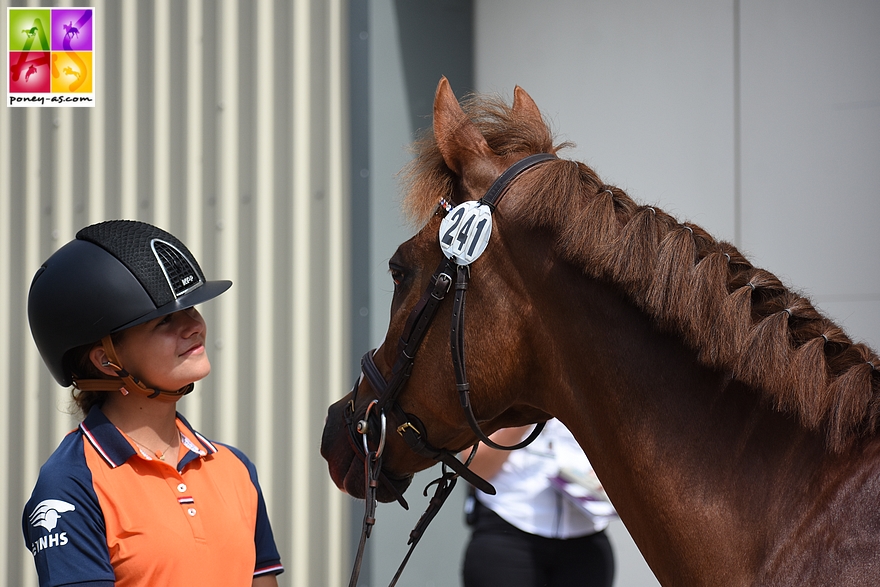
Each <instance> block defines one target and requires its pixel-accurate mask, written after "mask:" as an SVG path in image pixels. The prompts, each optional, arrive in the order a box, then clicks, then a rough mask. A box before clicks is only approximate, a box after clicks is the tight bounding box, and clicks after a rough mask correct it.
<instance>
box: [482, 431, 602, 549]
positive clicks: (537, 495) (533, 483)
mask: <svg viewBox="0 0 880 587" xmlns="http://www.w3.org/2000/svg"><path fill="white" fill-rule="evenodd" d="M560 472H562V473H563V475H562V476H563V477H566V478H569V479H572V478H580V479H584V478H588V477H589V476H593V478H595V474H594V473H593V468H592V466H591V465H590V461H589V460H588V459H587V456H586V455H585V454H584V451H583V450H582V449H581V447H580V445H578V443H577V441H576V440H575V439H574V437H573V436H572V435H571V432H569V431H568V429H567V428H566V427H565V426H564V425H563V424H562V422H560V421H559V420H557V419H555V418H554V419H552V420H549V421H548V422H547V425H546V426H545V427H544V430H543V431H542V432H541V434H540V436H538V438H536V439H535V441H534V442H532V443H531V444H530V445H528V446H527V447H525V448H522V449H520V450H515V451H512V452H511V454H510V456H509V457H508V459H507V461H505V463H504V465H503V466H502V467H501V471H499V472H498V474H496V475H495V476H494V477H493V478H492V479H491V483H492V485H494V486H495V489H496V490H497V493H496V494H495V495H489V494H487V493H483V492H482V491H477V499H478V500H479V501H480V503H482V504H483V505H485V506H486V507H488V508H489V509H490V510H492V511H494V512H495V513H496V514H498V515H499V516H501V517H502V518H503V519H504V520H505V521H507V522H508V523H510V524H512V525H513V526H515V527H517V528H519V529H520V530H523V531H525V532H528V533H530V534H537V535H538V536H544V537H546V538H575V537H579V536H586V535H587V534H593V533H595V532H599V531H600V530H604V529H605V528H606V527H607V526H608V524H609V522H610V519H611V518H612V517H614V516H615V515H616V514H615V513H614V509H613V508H612V507H611V504H610V503H609V502H607V501H601V502H596V501H591V502H590V503H589V504H588V505H589V507H586V508H585V507H582V506H579V505H578V504H577V500H576V499H574V496H573V495H570V494H569V495H566V493H569V492H565V491H560V490H559V489H558V488H557V487H554V483H553V481H552V479H553V478H554V477H559V476H560ZM557 483H559V482H558V481H557ZM587 485H589V483H587ZM597 486H598V485H597ZM571 487H574V486H571ZM577 489H579V490H580V489H582V490H583V492H584V493H587V492H588V491H587V490H586V489H584V488H583V487H582V486H581V485H578V486H577ZM572 493H574V494H577V493H578V491H573V492H572ZM590 495H591V497H593V498H596V497H600V496H604V493H603V492H602V491H601V489H599V490H598V492H596V491H593V492H590Z"/></svg>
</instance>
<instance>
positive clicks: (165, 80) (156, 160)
mask: <svg viewBox="0 0 880 587" xmlns="http://www.w3.org/2000/svg"><path fill="white" fill-rule="evenodd" d="M154 2H155V4H154V5H153V6H154V13H153V14H154V23H153V35H154V36H153V47H154V49H153V120H155V124H153V129H152V130H153V178H154V179H153V187H154V193H153V203H154V208H153V224H155V225H156V226H159V227H161V228H164V229H165V230H172V227H171V189H170V188H171V170H170V163H171V162H170V160H169V157H170V156H171V155H170V151H171V149H170V144H171V140H170V133H171V128H170V126H169V124H170V122H169V118H170V113H171V105H170V100H171V97H170V92H171V89H170V85H171V84H170V80H169V76H170V75H171V58H170V54H169V44H170V41H171V38H170V35H169V33H168V29H169V25H170V22H169V20H170V17H169V6H168V0H154Z"/></svg>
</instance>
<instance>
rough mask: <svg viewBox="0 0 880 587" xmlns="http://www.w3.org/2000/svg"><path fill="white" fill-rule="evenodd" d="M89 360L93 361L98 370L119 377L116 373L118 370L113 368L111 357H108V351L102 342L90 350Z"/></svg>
mask: <svg viewBox="0 0 880 587" xmlns="http://www.w3.org/2000/svg"><path fill="white" fill-rule="evenodd" d="M89 360H90V361H91V362H92V365H94V366H95V368H96V369H98V371H100V372H101V373H104V374H105V375H109V376H111V377H118V376H119V375H118V374H117V373H116V370H115V369H114V368H113V366H112V364H111V363H110V359H109V358H108V357H107V352H106V351H105V350H104V347H103V346H101V345H100V344H98V345H95V346H94V347H92V350H90V351H89Z"/></svg>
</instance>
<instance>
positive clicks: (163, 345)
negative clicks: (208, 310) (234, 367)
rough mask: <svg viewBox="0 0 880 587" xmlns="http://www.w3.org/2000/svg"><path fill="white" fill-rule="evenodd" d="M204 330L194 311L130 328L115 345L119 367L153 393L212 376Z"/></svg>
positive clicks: (181, 312)
mask: <svg viewBox="0 0 880 587" xmlns="http://www.w3.org/2000/svg"><path fill="white" fill-rule="evenodd" d="M206 332H207V327H206V325H205V320H204V319H203V318H202V315H201V314H199V312H198V310H196V309H195V308H189V309H187V310H181V311H179V312H175V313H173V314H169V315H167V316H164V317H162V318H156V319H155V320H151V321H150V322H146V323H144V324H139V325H138V326H132V327H131V328H129V329H128V330H126V331H125V333H124V335H123V337H122V340H120V341H119V344H118V345H116V354H117V355H118V356H119V360H120V361H121V362H122V366H123V367H124V368H125V369H126V370H127V371H128V372H129V373H131V374H132V375H134V376H135V377H137V378H138V379H139V380H141V381H143V382H144V384H145V385H147V386H148V387H152V388H154V389H164V390H169V391H173V390H177V389H180V388H181V387H184V386H186V385H189V384H190V383H193V382H194V381H198V380H200V379H203V378H204V377H206V376H207V375H208V373H210V372H211V363H210V361H209V360H208V354H207V352H206V351H205V336H206Z"/></svg>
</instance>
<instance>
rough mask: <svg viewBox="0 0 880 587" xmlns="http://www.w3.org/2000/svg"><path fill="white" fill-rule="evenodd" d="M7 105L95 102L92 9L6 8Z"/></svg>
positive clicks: (93, 12)
mask: <svg viewBox="0 0 880 587" xmlns="http://www.w3.org/2000/svg"><path fill="white" fill-rule="evenodd" d="M6 10H7V14H6V16H7V18H6V23H7V24H6V28H7V30H6V43H7V46H6V48H7V51H6V55H7V63H8V65H9V68H8V70H7V71H8V77H7V80H6V91H7V105H8V106H44V107H45V106H94V105H95V67H94V64H95V58H94V56H95V35H94V30H95V9H94V8H91V7H83V8H77V7H67V8H12V7H10V8H7V9H6Z"/></svg>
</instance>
